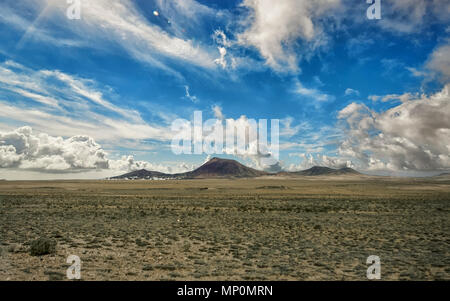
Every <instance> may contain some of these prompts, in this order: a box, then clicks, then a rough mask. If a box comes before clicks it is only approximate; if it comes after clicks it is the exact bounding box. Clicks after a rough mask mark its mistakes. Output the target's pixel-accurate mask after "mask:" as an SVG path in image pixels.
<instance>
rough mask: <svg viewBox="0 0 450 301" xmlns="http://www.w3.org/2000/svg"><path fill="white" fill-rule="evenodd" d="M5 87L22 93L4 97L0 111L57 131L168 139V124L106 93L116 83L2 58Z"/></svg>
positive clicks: (44, 129)
mask: <svg viewBox="0 0 450 301" xmlns="http://www.w3.org/2000/svg"><path fill="white" fill-rule="evenodd" d="M0 90H3V91H4V93H3V94H4V95H8V94H10V95H11V96H12V97H14V98H15V99H17V101H16V102H15V103H14V105H12V104H9V103H8V102H6V101H5V100H6V99H0V117H2V118H3V119H6V120H8V121H9V122H10V123H16V124H17V123H20V124H26V125H32V126H33V127H34V128H35V129H37V130H39V131H42V132H46V133H49V134H51V135H58V136H59V135H61V136H66V137H67V136H76V135H80V134H82V135H89V136H90V137H93V138H94V139H96V140H100V141H102V140H103V141H104V140H110V141H114V140H116V141H117V140H128V139H157V140H162V141H168V140H170V139H171V134H172V133H171V131H170V129H169V128H168V126H164V125H158V126H152V125H149V124H148V123H146V122H145V121H144V120H143V119H142V118H141V116H140V114H139V113H138V112H137V111H134V110H130V109H126V108H121V107H119V106H118V105H116V104H114V103H112V102H111V101H109V100H107V99H106V96H105V94H108V95H113V94H114V93H113V92H111V91H110V89H108V88H105V87H100V85H99V84H97V83H96V82H95V81H93V80H90V79H85V78H80V77H77V76H73V75H69V74H66V73H62V72H60V71H57V70H33V69H30V68H27V67H25V66H22V65H20V64H18V63H16V62H13V61H6V62H3V63H0Z"/></svg>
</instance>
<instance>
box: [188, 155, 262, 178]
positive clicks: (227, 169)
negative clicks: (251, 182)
mask: <svg viewBox="0 0 450 301" xmlns="http://www.w3.org/2000/svg"><path fill="white" fill-rule="evenodd" d="M265 175H268V173H266V172H264V171H260V170H256V169H253V168H250V167H247V166H245V165H242V164H241V163H239V162H237V161H235V160H228V159H221V158H212V159H211V160H209V161H208V162H206V163H205V164H203V165H202V166H200V167H199V168H197V169H196V170H194V171H191V172H187V173H185V174H184V176H185V177H186V178H217V177H235V178H252V177H260V176H265Z"/></svg>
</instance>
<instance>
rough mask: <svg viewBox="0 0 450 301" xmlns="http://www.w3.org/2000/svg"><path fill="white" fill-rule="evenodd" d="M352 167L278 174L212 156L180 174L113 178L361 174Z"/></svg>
mask: <svg viewBox="0 0 450 301" xmlns="http://www.w3.org/2000/svg"><path fill="white" fill-rule="evenodd" d="M359 174H360V173H358V172H357V171H356V170H354V169H351V168H342V169H332V168H328V167H321V166H314V167H312V168H310V169H307V170H303V171H298V172H279V173H277V174H273V173H268V172H265V171H260V170H256V169H253V168H250V167H247V166H245V165H243V164H241V163H239V162H237V161H235V160H229V159H221V158H217V157H216V158H212V159H211V160H209V161H208V162H206V163H205V164H203V165H202V166H200V167H199V168H197V169H195V170H193V171H189V172H185V173H179V174H166V173H162V172H157V171H148V170H145V169H142V170H137V171H133V172H130V173H127V174H124V175H121V176H117V177H113V178H111V179H114V180H120V179H128V180H139V179H147V180H151V179H205V178H254V177H261V176H268V175H280V176H322V175H359Z"/></svg>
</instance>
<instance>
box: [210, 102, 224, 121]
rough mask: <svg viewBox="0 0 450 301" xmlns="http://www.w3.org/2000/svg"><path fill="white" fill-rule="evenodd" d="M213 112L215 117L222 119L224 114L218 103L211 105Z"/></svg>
mask: <svg viewBox="0 0 450 301" xmlns="http://www.w3.org/2000/svg"><path fill="white" fill-rule="evenodd" d="M212 110H213V113H214V117H216V118H217V119H219V120H224V119H225V116H224V115H223V113H222V108H221V107H220V106H218V105H215V106H213V107H212Z"/></svg>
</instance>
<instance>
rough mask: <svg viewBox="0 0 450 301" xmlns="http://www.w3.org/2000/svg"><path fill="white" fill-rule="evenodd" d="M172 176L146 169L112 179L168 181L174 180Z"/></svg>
mask: <svg viewBox="0 0 450 301" xmlns="http://www.w3.org/2000/svg"><path fill="white" fill-rule="evenodd" d="M172 177H173V176H172V175H169V174H165V173H162V172H158V171H148V170H146V169H141V170H136V171H133V172H130V173H127V174H124V175H121V176H118V177H113V178H111V179H112V180H127V179H128V180H141V179H146V180H150V179H156V178H157V179H168V178H172Z"/></svg>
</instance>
